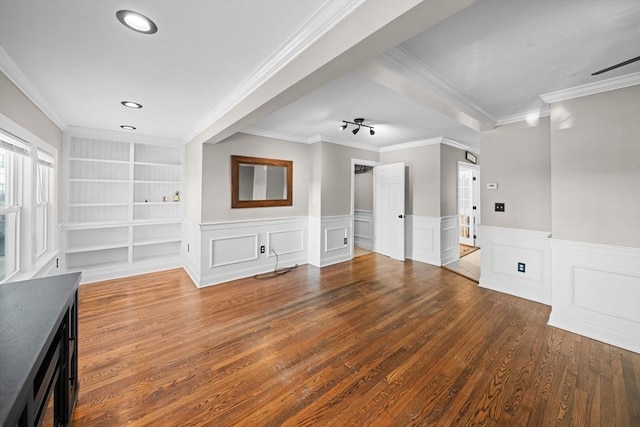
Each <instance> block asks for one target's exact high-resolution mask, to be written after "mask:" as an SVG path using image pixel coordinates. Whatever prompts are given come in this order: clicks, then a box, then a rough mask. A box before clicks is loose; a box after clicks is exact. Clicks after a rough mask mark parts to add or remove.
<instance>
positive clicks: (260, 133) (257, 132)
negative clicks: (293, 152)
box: [239, 127, 322, 144]
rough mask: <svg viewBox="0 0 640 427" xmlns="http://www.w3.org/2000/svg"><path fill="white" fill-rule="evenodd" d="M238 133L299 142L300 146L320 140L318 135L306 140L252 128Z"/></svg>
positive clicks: (296, 136)
mask: <svg viewBox="0 0 640 427" xmlns="http://www.w3.org/2000/svg"><path fill="white" fill-rule="evenodd" d="M239 133H246V134H248V135H255V136H263V137H265V138H274V139H282V140H284V141H292V142H299V143H301V144H313V143H314V142H319V141H320V140H321V138H322V137H321V136H320V135H314V136H311V137H308V138H306V137H304V136H299V135H293V134H290V133H281V132H275V131H272V130H267V129H258V128H253V127H247V128H244V129H243V130H241V131H240V132H239Z"/></svg>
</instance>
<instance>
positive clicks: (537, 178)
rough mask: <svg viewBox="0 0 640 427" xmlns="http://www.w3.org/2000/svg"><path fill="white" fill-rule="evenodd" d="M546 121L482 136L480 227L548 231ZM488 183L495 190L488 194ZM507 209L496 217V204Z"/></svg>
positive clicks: (522, 124)
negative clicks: (503, 205) (498, 203)
mask: <svg viewBox="0 0 640 427" xmlns="http://www.w3.org/2000/svg"><path fill="white" fill-rule="evenodd" d="M549 123H550V122H549V117H543V118H541V119H540V120H539V121H538V122H536V123H533V124H528V123H527V122H518V123H513V124H508V125H504V126H499V127H497V128H495V129H493V130H490V131H486V132H482V133H481V134H480V147H481V152H482V170H481V174H480V186H481V190H480V192H481V195H482V197H481V199H482V200H481V207H482V223H483V224H484V225H491V226H496V227H509V228H517V229H526V230H541V231H550V230H551V157H550V135H549ZM488 183H496V184H498V188H497V189H496V190H487V184H488ZM496 202H501V203H504V204H505V211H504V212H495V203H496Z"/></svg>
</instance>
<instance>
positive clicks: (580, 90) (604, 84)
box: [540, 72, 640, 104]
mask: <svg viewBox="0 0 640 427" xmlns="http://www.w3.org/2000/svg"><path fill="white" fill-rule="evenodd" d="M637 84H640V72H636V73H632V74H627V75H626V76H620V77H613V78H611V79H607V80H601V81H599V82H594V83H587V84H585V85H581V86H576V87H572V88H569V89H562V90H558V91H555V92H549V93H543V94H542V95H540V98H541V99H542V100H543V101H544V102H546V103H547V104H553V103H554V102H560V101H567V100H569V99H574V98H580V97H582V96H588V95H595V94H597V93H601V92H608V91H610V90H615V89H622V88H625V87H629V86H634V85H637Z"/></svg>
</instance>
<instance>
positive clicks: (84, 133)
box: [64, 126, 182, 166]
mask: <svg viewBox="0 0 640 427" xmlns="http://www.w3.org/2000/svg"><path fill="white" fill-rule="evenodd" d="M64 137H65V138H67V139H69V138H71V137H74V138H90V139H101V140H108V141H118V142H127V143H137V144H151V145H159V146H166V147H174V148H180V147H182V143H181V142H180V140H178V139H173V138H162V137H158V136H150V135H141V134H133V133H127V132H118V131H113V130H103V129H91V128H85V127H79V126H69V127H67V129H66V130H65V131H64ZM124 163H129V161H128V160H126V161H124ZM176 166H181V165H179V164H178V165H176Z"/></svg>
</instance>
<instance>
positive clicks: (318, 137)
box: [239, 127, 380, 153]
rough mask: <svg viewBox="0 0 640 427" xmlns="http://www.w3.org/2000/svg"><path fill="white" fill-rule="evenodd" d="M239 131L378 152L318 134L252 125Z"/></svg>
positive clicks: (367, 146)
mask: <svg viewBox="0 0 640 427" xmlns="http://www.w3.org/2000/svg"><path fill="white" fill-rule="evenodd" d="M239 133H245V134H248V135H255V136H263V137H265V138H275V139H280V140H283V141H292V142H299V143H301V144H315V143H316V142H330V143H331V144H337V145H344V146H345V147H351V148H357V149H360V150H367V151H374V152H376V153H378V152H380V149H379V148H378V147H374V146H371V145H366V144H358V143H355V142H347V141H340V140H337V139H331V138H327V137H323V136H322V135H320V134H318V135H313V136H310V137H308V138H307V137H303V136H299V135H292V134H288V133H280V132H274V131H271V130H267V129H258V128H252V127H248V128H245V129H243V130H241V131H240V132H239Z"/></svg>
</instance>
